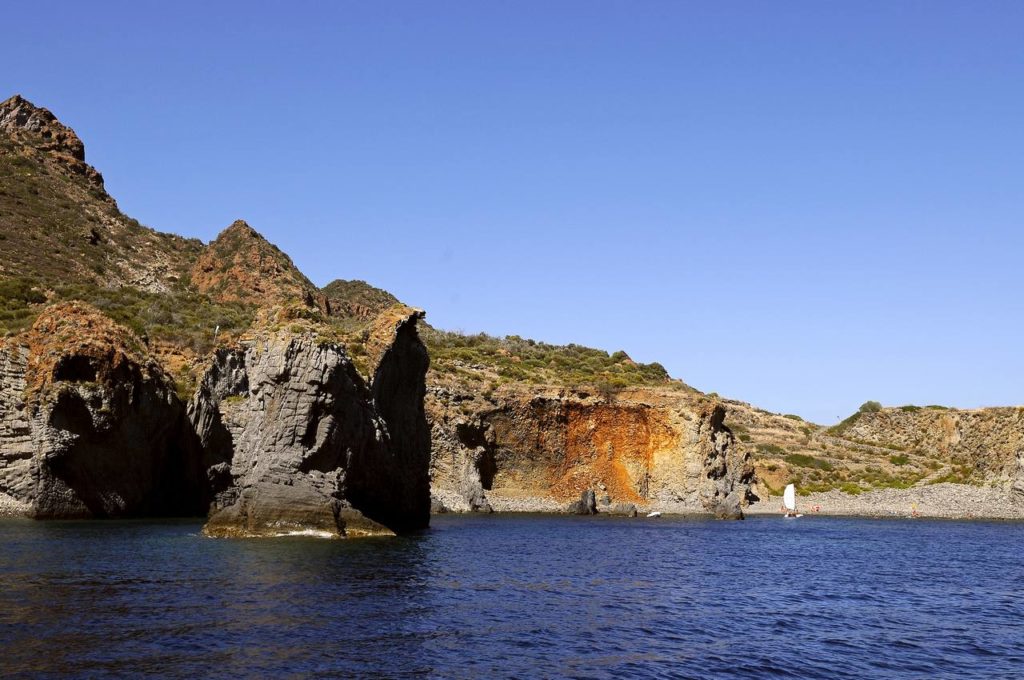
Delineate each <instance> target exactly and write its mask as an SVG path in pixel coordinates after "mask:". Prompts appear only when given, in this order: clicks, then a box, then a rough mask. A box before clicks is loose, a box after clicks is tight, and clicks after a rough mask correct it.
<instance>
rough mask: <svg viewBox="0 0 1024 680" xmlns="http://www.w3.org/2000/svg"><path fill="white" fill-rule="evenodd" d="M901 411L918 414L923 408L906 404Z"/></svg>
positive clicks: (901, 407)
mask: <svg viewBox="0 0 1024 680" xmlns="http://www.w3.org/2000/svg"><path fill="white" fill-rule="evenodd" d="M900 410H901V411H904V412H906V413H916V412H918V411H920V410H921V407H920V406H914V405H913V404H906V405H905V406H900Z"/></svg>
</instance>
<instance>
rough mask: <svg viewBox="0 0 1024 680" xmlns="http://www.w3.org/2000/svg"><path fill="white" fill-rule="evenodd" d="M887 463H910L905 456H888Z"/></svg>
mask: <svg viewBox="0 0 1024 680" xmlns="http://www.w3.org/2000/svg"><path fill="white" fill-rule="evenodd" d="M889 462H890V463H892V464H893V465H906V464H908V463H909V462H910V458H909V457H908V456H907V455H905V454H900V455H898V456H889Z"/></svg>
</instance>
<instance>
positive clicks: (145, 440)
mask: <svg viewBox="0 0 1024 680" xmlns="http://www.w3.org/2000/svg"><path fill="white" fill-rule="evenodd" d="M0 374H2V383H0V495H2V496H5V497H6V500H7V503H6V506H7V507H8V508H14V509H16V510H18V511H19V512H20V513H22V514H27V515H30V516H33V517H114V516H133V515H134V516H138V515H147V516H148V515H169V514H178V515H180V514H195V513H198V512H201V511H202V509H203V504H202V501H203V498H202V492H201V489H200V488H199V487H198V486H197V478H196V477H195V473H196V468H195V467H194V466H193V465H191V462H190V461H191V456H190V452H191V451H193V450H194V449H193V448H192V439H191V438H190V436H189V432H188V429H187V428H186V427H184V425H185V424H186V421H185V419H184V414H185V411H184V406H183V405H182V403H181V402H180V401H179V400H178V398H177V396H176V395H175V392H174V385H173V383H172V382H171V381H170V379H169V378H168V377H167V376H166V375H165V374H164V373H163V371H162V370H161V369H160V367H159V366H158V365H157V364H156V363H155V362H154V361H153V359H152V357H151V356H150V355H149V354H148V353H147V352H146V350H145V347H144V346H143V344H142V343H141V341H140V340H139V339H138V338H137V337H136V336H135V335H134V334H132V333H131V332H130V331H128V330H126V329H124V328H122V327H119V326H117V325H116V324H114V323H113V322H112V321H111V320H110V319H108V318H107V317H105V316H103V315H102V314H100V313H99V312H98V311H97V310H95V309H93V308H91V307H89V306H87V305H84V304H79V303H65V304H59V305H55V306H52V307H50V308H48V309H47V310H46V311H44V312H43V314H42V315H40V316H39V318H38V319H37V320H36V322H35V324H34V325H33V327H32V329H31V330H30V331H29V332H28V333H26V334H23V335H21V336H18V337H16V338H13V339H10V340H7V341H6V342H4V343H3V345H2V346H0Z"/></svg>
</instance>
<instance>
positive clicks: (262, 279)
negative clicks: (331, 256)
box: [192, 220, 329, 314]
mask: <svg viewBox="0 0 1024 680" xmlns="http://www.w3.org/2000/svg"><path fill="white" fill-rule="evenodd" d="M192 284H193V285H194V286H195V287H196V288H197V289H198V290H199V291H200V292H201V293H205V294H207V295H209V296H210V297H211V298H212V299H214V300H216V301H218V302H242V303H247V304H255V305H259V306H269V305H281V304H286V303H288V302H297V303H299V304H301V305H304V306H306V307H310V308H313V309H317V310H319V311H320V312H322V313H324V314H326V313H328V311H329V307H328V303H327V297H326V296H325V295H324V294H323V293H321V292H320V291H319V290H317V288H316V286H314V285H313V284H312V283H310V281H309V279H307V278H306V277H305V276H304V275H303V274H302V272H300V271H299V270H298V269H297V268H296V267H295V265H294V264H293V263H292V260H291V258H290V257H288V256H287V255H285V254H284V253H283V252H281V251H280V250H279V249H278V248H277V246H275V245H273V244H272V243H270V242H269V241H267V240H266V239H265V238H263V237H262V236H261V235H260V234H259V233H258V232H257V231H256V230H255V229H253V228H252V227H250V226H249V225H248V224H246V223H245V222H244V221H242V220H236V221H235V222H233V223H232V224H231V226H229V227H228V228H227V229H225V230H224V231H222V232H221V233H220V235H218V236H217V238H216V239H214V240H213V241H212V242H211V243H210V245H209V246H207V248H206V249H205V250H204V251H203V253H202V254H201V255H200V256H199V258H198V259H197V260H196V263H195V265H194V266H193V267H192Z"/></svg>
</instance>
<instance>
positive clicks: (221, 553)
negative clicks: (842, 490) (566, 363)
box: [0, 516, 1024, 678]
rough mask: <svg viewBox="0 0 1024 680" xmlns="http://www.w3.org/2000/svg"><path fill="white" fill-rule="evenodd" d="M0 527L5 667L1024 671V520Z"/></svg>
mask: <svg viewBox="0 0 1024 680" xmlns="http://www.w3.org/2000/svg"><path fill="white" fill-rule="evenodd" d="M199 529H200V525H199V524H198V523H197V522H192V521H181V522H110V521H108V522H32V521H24V520H5V521H2V522H0V674H2V675H5V676H23V677H66V676H76V677H108V676H109V677H115V676H116V677H138V676H141V675H150V676H161V677H189V678H207V677H225V678H239V677H308V676H320V677H410V676H413V677H452V678H496V677H516V678H533V677H579V678H602V677H662V678H718V677H739V678H745V677H749V678H765V677H796V678H803V677H806V678H877V677H900V678H906V677H922V678H925V677H927V678H936V677H976V678H992V677H1024V559H1022V555H1024V552H1022V548H1024V524H1014V523H995V522H992V523H988V522H949V521H929V520H916V521H907V520H904V521H897V520H878V521H876V520H864V519H838V518H825V517H809V518H803V519H801V520H799V521H784V520H782V519H780V518H775V517H771V518H767V517H763V518H753V519H748V520H747V521H745V522H715V521H710V520H702V519H683V518H661V519H659V520H647V519H625V518H608V517H594V518H580V517H559V516H440V517H435V518H434V520H433V526H432V528H431V529H430V530H429V531H427V532H424V533H423V534H420V535H417V536H413V537H405V538H398V539H367V540H353V541H327V540H318V539H310V538H286V539H264V540H249V541H242V540H223V539H222V540H214V539H207V538H203V537H202V536H201V535H200V534H199Z"/></svg>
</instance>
